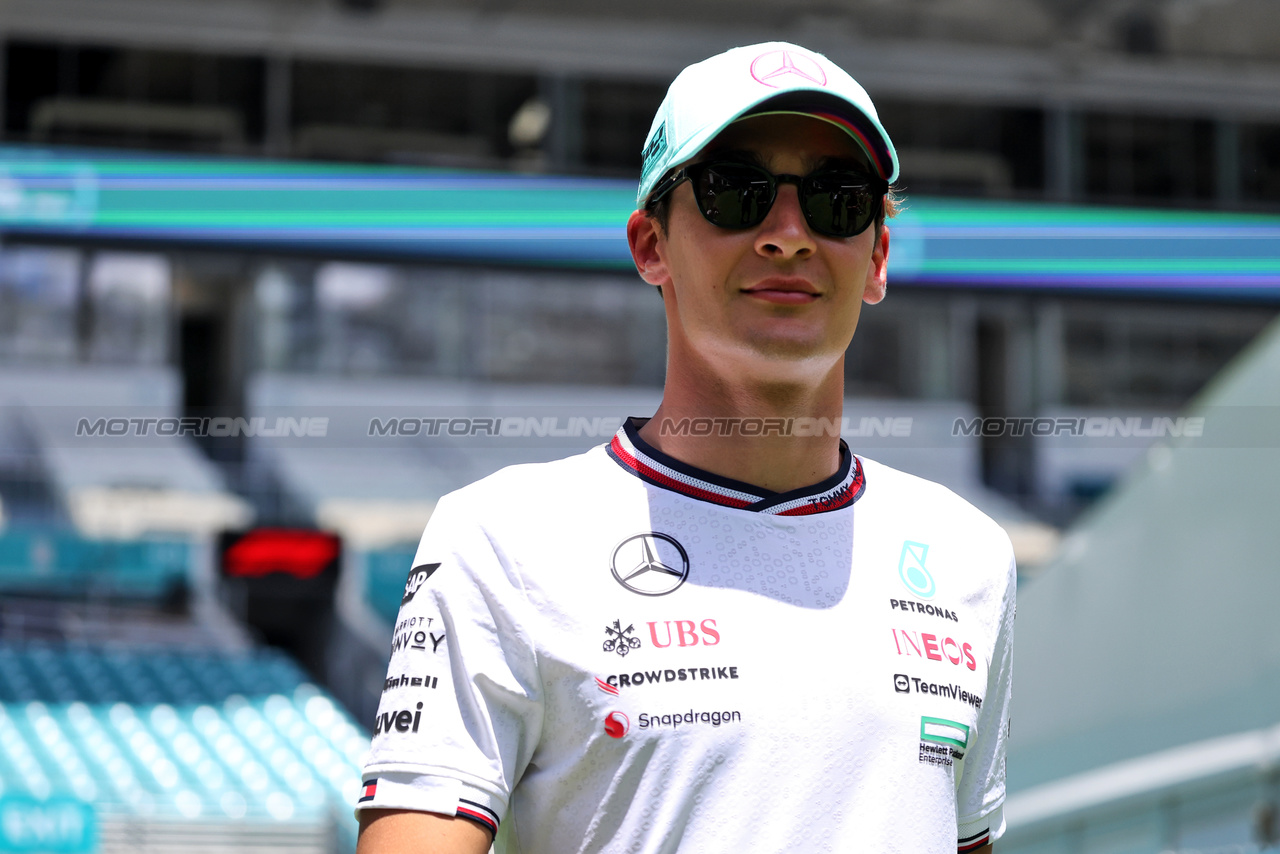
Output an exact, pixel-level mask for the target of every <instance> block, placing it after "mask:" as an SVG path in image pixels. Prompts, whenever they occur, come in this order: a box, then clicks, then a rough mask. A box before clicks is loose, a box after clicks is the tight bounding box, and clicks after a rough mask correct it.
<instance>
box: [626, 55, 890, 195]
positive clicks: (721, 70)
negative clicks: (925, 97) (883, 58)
mask: <svg viewBox="0 0 1280 854" xmlns="http://www.w3.org/2000/svg"><path fill="white" fill-rule="evenodd" d="M773 113H796V114H800V115H807V116H814V117H815V118H819V119H823V120H825V121H828V122H831V123H832V124H834V125H837V126H838V127H840V128H842V129H843V130H845V131H846V132H847V133H848V134H849V135H850V136H851V137H853V138H854V140H855V141H856V142H857V143H858V145H859V146H860V147H861V148H862V150H863V151H864V152H865V153H866V155H867V160H868V161H869V162H870V163H871V165H872V166H873V167H874V168H875V169H876V171H877V172H878V173H879V174H880V177H881V178H884V179H885V180H886V181H889V182H893V181H895V180H896V179H897V177H898V154H897V152H896V151H894V149H893V142H892V141H890V139H889V134H887V133H885V130H884V128H883V127H882V126H881V125H880V118H879V116H877V115H876V108H875V105H874V104H872V103H871V97H870V96H869V95H867V92H866V90H865V89H863V88H862V87H861V86H860V85H858V81H856V80H854V79H853V78H852V77H850V76H849V75H848V73H846V72H845V71H844V69H842V68H840V67H839V66H837V65H836V64H835V63H833V62H832V61H831V60H829V59H827V58H826V57H825V56H823V55H822V54H820V53H814V52H813V51H811V50H807V49H806V48H803V47H799V46H797V45H793V44H788V43H786V42H767V43H765V44H755V45H749V46H747V47H735V48H733V49H732V50H728V51H725V52H724V53H721V54H718V55H716V56H713V57H711V58H710V59H704V60H703V61H702V62H698V63H694V64H693V65H690V66H689V67H688V68H686V69H685V70H684V71H681V72H680V74H679V76H677V77H676V79H675V80H673V81H672V83H671V88H669V89H668V90H667V97H666V98H664V99H663V101H662V106H660V107H658V113H657V115H655V116H654V117H653V126H652V127H650V128H649V135H648V136H647V137H646V138H645V143H644V151H643V153H642V157H643V159H644V165H643V167H642V168H641V172H640V188H639V190H638V191H637V193H636V206H637V207H643V206H644V203H645V200H646V199H647V198H648V197H649V194H650V193H652V192H653V188H654V187H655V186H657V184H658V182H659V181H660V180H662V177H663V176H664V175H666V174H667V172H669V171H670V170H671V169H672V168H673V167H675V166H678V165H680V164H681V163H684V162H685V161H686V160H688V159H690V158H691V157H693V156H694V155H695V154H697V153H698V152H699V151H701V150H702V148H703V146H705V145H706V144H707V143H708V142H710V141H711V140H712V139H714V138H715V136H716V134H718V133H720V131H722V130H724V129H725V128H726V127H728V126H729V125H730V124H732V123H733V122H735V121H737V120H738V119H741V118H745V117H746V116H749V115H751V116H755V115H765V114H773Z"/></svg>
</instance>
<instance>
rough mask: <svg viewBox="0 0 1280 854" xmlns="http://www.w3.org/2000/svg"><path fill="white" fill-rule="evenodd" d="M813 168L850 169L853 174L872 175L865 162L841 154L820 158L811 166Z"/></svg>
mask: <svg viewBox="0 0 1280 854" xmlns="http://www.w3.org/2000/svg"><path fill="white" fill-rule="evenodd" d="M813 168H814V169H815V170H818V169H851V170H853V171H854V172H866V173H867V174H868V175H871V174H873V172H872V169H871V166H870V165H869V164H868V163H867V162H866V161H865V160H863V159H862V158H860V157H854V156H851V155H848V154H841V155H837V156H834V157H821V158H819V159H818V161H817V162H816V163H814V164H813Z"/></svg>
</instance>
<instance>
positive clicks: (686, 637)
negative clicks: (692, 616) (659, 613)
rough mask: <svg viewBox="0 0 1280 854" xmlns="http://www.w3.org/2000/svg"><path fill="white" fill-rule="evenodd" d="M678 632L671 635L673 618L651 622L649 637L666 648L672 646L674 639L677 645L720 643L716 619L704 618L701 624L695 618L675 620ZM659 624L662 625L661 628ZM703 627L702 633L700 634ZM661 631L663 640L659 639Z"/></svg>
mask: <svg viewBox="0 0 1280 854" xmlns="http://www.w3.org/2000/svg"><path fill="white" fill-rule="evenodd" d="M674 622H675V626H676V633H675V637H674V638H673V637H672V635H671V623H672V621H671V620H663V621H662V622H661V623H657V622H653V623H650V624H649V638H650V639H651V640H652V641H653V645H654V646H656V647H657V648H658V649H666V648H667V647H669V646H671V644H672V641H673V640H674V642H675V644H676V646H680V647H685V646H697V645H698V644H702V645H703V646H715V645H716V644H718V643H720V632H719V630H717V629H716V621H715V620H703V621H702V622H701V623H700V624H697V625H695V624H694V622H693V620H675V621H674ZM658 626H662V628H661V629H659V628H658ZM699 628H701V630H702V634H701V635H699V634H698V629H699ZM659 633H661V635H662V637H663V640H659V639H658V635H659Z"/></svg>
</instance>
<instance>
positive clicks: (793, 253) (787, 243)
mask: <svg viewBox="0 0 1280 854" xmlns="http://www.w3.org/2000/svg"><path fill="white" fill-rule="evenodd" d="M816 248H817V241H816V239H815V238H814V236H813V232H811V231H810V230H809V223H808V222H806V221H805V218H804V212H803V211H802V210H801V209H800V190H799V188H798V187H796V186H795V185H793V184H783V185H782V186H780V187H778V197H777V198H776V199H774V201H773V207H772V208H770V209H769V215H768V216H766V217H765V218H764V222H762V223H760V227H759V231H758V232H757V234H756V251H757V252H759V253H760V254H761V255H764V256H766V257H769V258H780V259H790V258H803V257H805V256H806V255H810V254H812V253H813V251H814V250H815V249H816Z"/></svg>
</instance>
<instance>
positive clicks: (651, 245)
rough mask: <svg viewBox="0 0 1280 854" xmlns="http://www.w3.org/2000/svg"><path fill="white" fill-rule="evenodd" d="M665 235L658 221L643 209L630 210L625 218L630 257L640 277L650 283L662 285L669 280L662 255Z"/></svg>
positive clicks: (669, 274)
mask: <svg viewBox="0 0 1280 854" xmlns="http://www.w3.org/2000/svg"><path fill="white" fill-rule="evenodd" d="M665 242H666V235H664V234H663V233H662V227H661V226H660V225H658V221H657V220H655V219H654V218H653V217H651V216H649V215H648V214H647V213H645V212H644V211H632V212H631V218H630V219H628V220H627V243H628V244H630V246H631V259H632V260H633V261H635V263H636V270H637V271H638V272H639V273H640V278H642V279H644V280H645V281H646V282H648V283H649V284H651V285H657V286H658V287H662V286H663V285H665V284H667V283H669V282H670V281H671V272H670V271H669V270H668V269H667V262H666V259H665V258H664V257H663V256H664V254H665V253H664V252H663V251H662V250H663V249H665V246H664V245H663V244H665Z"/></svg>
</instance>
